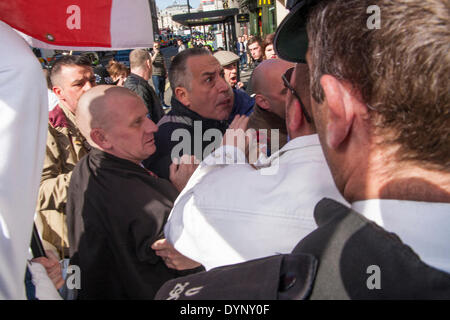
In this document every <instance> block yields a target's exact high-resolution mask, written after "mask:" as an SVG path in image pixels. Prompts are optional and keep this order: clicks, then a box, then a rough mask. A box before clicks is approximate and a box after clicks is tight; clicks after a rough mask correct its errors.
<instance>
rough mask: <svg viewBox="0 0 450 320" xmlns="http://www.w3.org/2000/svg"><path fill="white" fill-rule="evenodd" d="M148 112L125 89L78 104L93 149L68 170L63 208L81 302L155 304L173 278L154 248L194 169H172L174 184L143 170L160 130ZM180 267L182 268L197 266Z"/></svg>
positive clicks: (96, 93)
mask: <svg viewBox="0 0 450 320" xmlns="http://www.w3.org/2000/svg"><path fill="white" fill-rule="evenodd" d="M147 114H148V110H147V108H146V107H145V104H144V103H143V101H142V99H140V98H139V96H138V95H136V94H135V93H134V92H132V91H131V90H129V89H126V88H123V87H116V86H106V85H103V86H98V87H95V88H93V89H92V90H89V91H87V92H86V93H85V94H84V95H83V96H82V97H81V98H80V100H79V103H78V107H77V112H76V122H77V126H78V128H80V130H81V132H82V134H83V135H84V137H86V139H87V141H88V142H89V144H90V145H91V146H92V150H91V152H90V153H89V154H88V155H87V156H85V157H84V158H83V159H82V160H81V161H80V162H79V163H78V164H77V166H76V167H75V169H74V171H73V174H72V179H71V182H70V186H69V194H68V203H67V215H68V217H67V219H68V229H69V242H70V250H71V252H70V256H71V264H72V265H78V266H79V267H80V270H81V289H79V290H78V298H79V299H152V298H153V296H154V294H155V293H156V291H157V290H158V288H159V287H160V286H161V285H162V284H163V283H164V282H165V281H167V280H169V279H172V278H174V277H176V276H177V272H176V270H173V269H170V268H168V267H167V265H169V264H170V263H172V265H173V262H170V261H169V262H167V261H165V260H167V258H165V260H163V259H162V258H161V257H159V255H158V254H157V252H155V251H154V250H152V248H151V246H152V244H154V243H155V242H156V241H157V240H159V241H161V240H160V239H161V238H162V235H163V227H164V224H165V223H166V220H167V217H168V215H169V213H170V210H171V209H172V206H173V202H174V200H175V199H176V197H177V195H178V193H179V191H180V190H181V189H182V188H183V187H184V185H185V183H186V182H187V179H188V178H189V177H190V175H191V174H192V172H193V171H194V169H195V165H193V164H192V165H188V164H183V165H179V166H176V165H172V167H171V170H170V171H171V182H170V181H167V180H164V179H160V178H158V177H157V176H156V175H155V174H153V173H152V172H149V171H148V170H146V169H144V168H143V167H142V165H141V161H142V160H144V159H146V158H147V157H149V156H150V155H151V154H153V153H154V152H155V150H156V147H155V143H154V133H155V132H156V131H157V130H158V128H157V126H156V125H155V124H154V123H153V122H152V121H151V120H150V119H149V118H148V116H147ZM173 251H174V252H175V250H173ZM171 258H174V255H173V254H172V255H171ZM185 262H186V264H184V265H180V266H179V268H180V269H192V268H195V267H197V266H199V265H198V264H195V263H191V264H190V261H189V260H187V259H186V261H185Z"/></svg>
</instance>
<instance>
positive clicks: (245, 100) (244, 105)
mask: <svg viewBox="0 0 450 320" xmlns="http://www.w3.org/2000/svg"><path fill="white" fill-rule="evenodd" d="M233 93H234V104H233V110H231V114H230V117H229V118H228V123H231V122H232V121H233V119H234V117H235V116H236V115H237V114H240V115H246V116H247V117H248V116H249V115H250V114H251V113H252V112H253V107H254V105H255V98H252V97H250V96H249V95H248V94H247V93H246V92H245V91H243V90H239V89H235V88H233Z"/></svg>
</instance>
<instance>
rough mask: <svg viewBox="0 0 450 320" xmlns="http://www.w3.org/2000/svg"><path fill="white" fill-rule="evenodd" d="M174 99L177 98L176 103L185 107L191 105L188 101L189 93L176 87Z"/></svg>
mask: <svg viewBox="0 0 450 320" xmlns="http://www.w3.org/2000/svg"><path fill="white" fill-rule="evenodd" d="M175 97H176V98H177V100H178V101H180V102H181V103H182V104H184V105H185V106H186V107H189V106H190V105H191V102H190V101H189V92H188V91H187V90H186V88H183V87H176V88H175Z"/></svg>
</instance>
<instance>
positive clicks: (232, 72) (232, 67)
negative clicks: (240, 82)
mask: <svg viewBox="0 0 450 320" xmlns="http://www.w3.org/2000/svg"><path fill="white" fill-rule="evenodd" d="M223 71H224V76H225V80H226V82H228V84H229V85H230V86H231V87H232V88H234V87H235V86H236V83H237V63H236V62H235V63H232V64H229V65H227V66H225V67H223Z"/></svg>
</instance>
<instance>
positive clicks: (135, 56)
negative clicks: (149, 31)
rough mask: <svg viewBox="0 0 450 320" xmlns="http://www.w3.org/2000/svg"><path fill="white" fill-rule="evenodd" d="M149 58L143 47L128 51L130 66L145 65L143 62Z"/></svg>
mask: <svg viewBox="0 0 450 320" xmlns="http://www.w3.org/2000/svg"><path fill="white" fill-rule="evenodd" d="M147 60H150V54H149V53H148V51H147V50H144V49H134V50H133V51H131V52H130V67H131V68H132V69H134V68H140V67H143V66H144V65H145V62H146V61H147Z"/></svg>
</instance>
